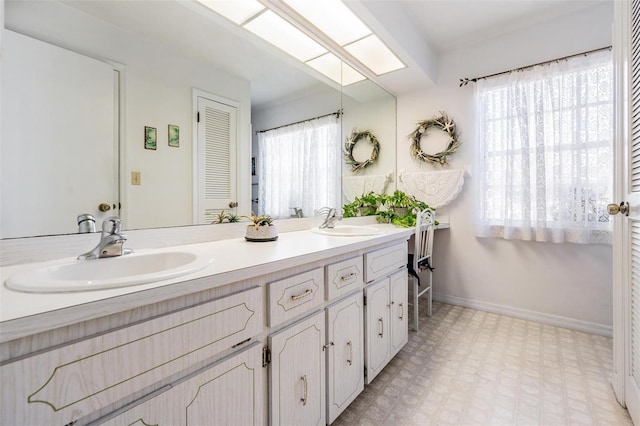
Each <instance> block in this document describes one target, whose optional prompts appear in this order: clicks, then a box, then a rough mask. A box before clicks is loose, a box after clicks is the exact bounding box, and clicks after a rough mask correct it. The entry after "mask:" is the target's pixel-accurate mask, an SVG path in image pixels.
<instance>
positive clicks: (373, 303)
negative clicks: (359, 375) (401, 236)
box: [364, 278, 391, 384]
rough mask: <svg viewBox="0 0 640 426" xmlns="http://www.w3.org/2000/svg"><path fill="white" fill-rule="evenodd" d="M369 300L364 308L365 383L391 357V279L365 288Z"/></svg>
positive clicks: (375, 374) (372, 377)
mask: <svg viewBox="0 0 640 426" xmlns="http://www.w3.org/2000/svg"><path fill="white" fill-rule="evenodd" d="M364 297H365V298H366V300H367V302H366V305H365V308H364V318H365V320H364V321H365V331H364V333H365V349H364V363H365V368H366V371H367V377H366V380H365V384H369V383H371V381H372V380H373V379H374V378H375V377H376V376H377V375H378V373H380V371H382V369H383V368H384V366H385V365H387V362H388V361H389V359H390V358H391V356H390V355H389V346H390V345H389V336H390V334H391V329H390V327H389V279H388V278H386V279H384V280H380V281H379V282H378V283H376V284H373V285H370V286H369V287H366V288H365V289H364Z"/></svg>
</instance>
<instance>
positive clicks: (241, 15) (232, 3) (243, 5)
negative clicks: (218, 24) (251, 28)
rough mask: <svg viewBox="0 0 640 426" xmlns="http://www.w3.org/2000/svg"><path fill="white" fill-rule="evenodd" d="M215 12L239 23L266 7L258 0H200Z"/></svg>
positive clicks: (199, 0)
mask: <svg viewBox="0 0 640 426" xmlns="http://www.w3.org/2000/svg"><path fill="white" fill-rule="evenodd" d="M198 2H200V3H202V4H203V5H205V6H207V7H208V8H209V9H211V10H213V11H214V12H217V13H219V14H220V15H222V16H224V17H225V18H227V19H229V20H230V21H233V22H235V23H236V24H238V25H241V24H243V23H244V22H246V21H247V20H248V19H249V18H251V17H252V16H255V15H257V14H258V13H259V12H261V11H263V10H264V9H265V7H264V5H263V4H262V3H260V2H259V1H257V0H198Z"/></svg>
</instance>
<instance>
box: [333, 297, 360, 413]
mask: <svg viewBox="0 0 640 426" xmlns="http://www.w3.org/2000/svg"><path fill="white" fill-rule="evenodd" d="M362 323H363V306H362V292H361V291H359V292H358V293H356V294H354V295H353V296H350V297H347V298H345V299H344V300H342V301H340V302H338V303H336V304H335V305H333V306H330V307H328V308H327V342H328V346H327V347H328V349H327V418H328V419H329V422H328V423H329V424H331V423H333V421H334V420H335V419H336V418H337V417H338V416H339V415H340V413H342V411H343V410H344V409H345V408H347V406H348V405H349V404H350V403H351V402H352V401H353V400H354V399H355V398H356V397H357V396H358V395H359V394H360V392H362V391H363V389H364V350H363V343H364V335H363V332H364V330H363V324H362Z"/></svg>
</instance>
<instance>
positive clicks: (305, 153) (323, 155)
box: [258, 115, 342, 218]
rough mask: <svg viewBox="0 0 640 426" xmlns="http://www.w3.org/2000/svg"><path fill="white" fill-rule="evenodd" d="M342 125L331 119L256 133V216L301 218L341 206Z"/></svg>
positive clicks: (332, 117) (333, 116)
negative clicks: (296, 210) (298, 212)
mask: <svg viewBox="0 0 640 426" xmlns="http://www.w3.org/2000/svg"><path fill="white" fill-rule="evenodd" d="M340 154H341V153H340V126H339V118H338V117H336V116H335V115H331V116H327V117H322V118H318V119H315V120H309V121H305V122H303V123H299V124H292V125H290V126H285V127H281V128H278V129H275V130H269V131H267V132H262V133H259V134H258V181H259V191H258V200H259V202H258V205H259V214H268V215H270V216H272V217H273V218H285V217H290V216H291V214H293V213H294V211H293V210H292V208H294V207H297V208H302V212H303V214H304V216H305V217H308V216H312V215H313V213H314V211H315V210H317V209H319V208H321V207H324V206H329V207H340V174H341V164H342V162H341V156H340Z"/></svg>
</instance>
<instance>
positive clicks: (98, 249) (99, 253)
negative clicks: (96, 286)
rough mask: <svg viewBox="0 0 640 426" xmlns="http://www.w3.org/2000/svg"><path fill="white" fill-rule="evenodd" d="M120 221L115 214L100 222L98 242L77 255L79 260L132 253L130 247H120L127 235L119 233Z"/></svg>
mask: <svg viewBox="0 0 640 426" xmlns="http://www.w3.org/2000/svg"><path fill="white" fill-rule="evenodd" d="M121 228H122V221H121V220H120V218H119V217H117V216H112V217H108V218H106V219H105V220H104V222H102V234H101V237H100V242H99V243H98V245H97V246H95V247H94V248H93V250H91V251H88V252H86V253H84V254H81V255H80V256H78V259H79V260H88V259H100V258H103V257H115V256H122V255H123V254H129V253H133V250H131V249H125V248H123V247H122V245H123V244H124V242H125V241H127V236H126V235H123V234H121V233H120V229H121Z"/></svg>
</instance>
